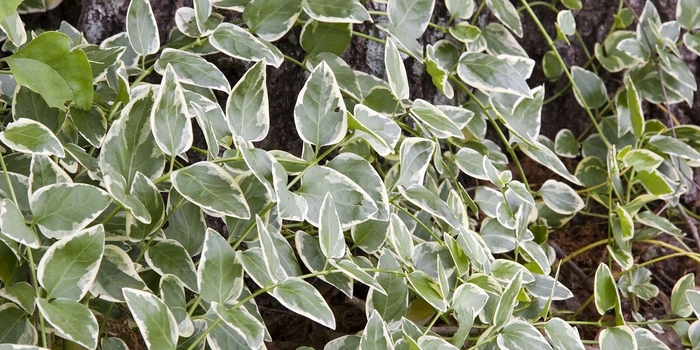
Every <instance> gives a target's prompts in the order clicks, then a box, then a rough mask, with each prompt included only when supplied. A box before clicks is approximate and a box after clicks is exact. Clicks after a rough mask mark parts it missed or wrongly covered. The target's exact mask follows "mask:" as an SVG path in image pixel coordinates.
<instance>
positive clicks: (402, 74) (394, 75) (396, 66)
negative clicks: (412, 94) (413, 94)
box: [384, 40, 409, 100]
mask: <svg viewBox="0 0 700 350" xmlns="http://www.w3.org/2000/svg"><path fill="white" fill-rule="evenodd" d="M384 65H385V66H386V76H387V80H388V81H389V86H391V91H393V92H394V94H395V95H396V96H397V97H398V98H399V99H402V100H403V99H407V98H408V95H409V90H408V77H407V76H406V67H405V66H404V65H403V59H401V54H400V53H399V50H398V49H397V48H396V45H395V44H394V42H393V41H392V40H387V41H386V45H385V46H384Z"/></svg>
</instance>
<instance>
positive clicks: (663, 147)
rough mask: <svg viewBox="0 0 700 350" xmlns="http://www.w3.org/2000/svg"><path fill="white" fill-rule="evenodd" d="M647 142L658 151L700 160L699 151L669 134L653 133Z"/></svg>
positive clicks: (696, 160)
mask: <svg viewBox="0 0 700 350" xmlns="http://www.w3.org/2000/svg"><path fill="white" fill-rule="evenodd" d="M649 144H650V145H651V146H652V147H654V148H656V149H657V150H659V151H660V152H663V153H666V154H670V155H674V156H678V157H680V158H683V159H688V160H692V161H694V162H700V152H698V151H696V150H695V149H694V148H692V147H690V146H689V145H688V144H686V143H685V142H683V141H681V140H678V139H675V138H673V137H671V136H664V135H654V136H652V137H651V138H650V139H649Z"/></svg>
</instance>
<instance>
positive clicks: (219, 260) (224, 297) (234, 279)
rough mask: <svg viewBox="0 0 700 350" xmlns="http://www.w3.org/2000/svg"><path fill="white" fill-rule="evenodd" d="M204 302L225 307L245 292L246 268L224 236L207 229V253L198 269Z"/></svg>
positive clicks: (203, 252)
mask: <svg viewBox="0 0 700 350" xmlns="http://www.w3.org/2000/svg"><path fill="white" fill-rule="evenodd" d="M197 286H198V288H199V291H200V293H201V296H202V299H204V300H205V301H208V302H217V303H219V304H223V305H225V304H226V303H227V302H228V301H229V300H232V299H236V298H238V296H239V295H240V294H241V291H242V290H243V267H242V266H241V264H240V263H239V262H238V260H237V259H236V252H235V251H234V250H233V249H232V248H231V246H229V245H228V243H227V242H226V240H225V239H224V238H223V237H221V235H220V234H219V233H218V232H216V231H214V230H212V229H210V228H207V233H206V238H205V240H204V250H203V251H202V257H201V259H200V260H199V267H198V269H197Z"/></svg>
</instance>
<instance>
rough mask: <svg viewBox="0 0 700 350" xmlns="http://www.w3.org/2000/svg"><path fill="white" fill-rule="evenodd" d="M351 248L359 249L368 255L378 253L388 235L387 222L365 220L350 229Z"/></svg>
mask: <svg viewBox="0 0 700 350" xmlns="http://www.w3.org/2000/svg"><path fill="white" fill-rule="evenodd" d="M351 234H352V240H353V241H354V242H355V245H354V246H352V247H351V249H352V248H360V249H362V250H363V251H364V252H366V253H368V254H373V253H376V252H377V251H379V249H381V247H382V246H383V245H384V242H386V239H387V238H388V235H389V221H379V220H367V221H365V222H363V223H360V224H358V225H355V226H353V227H352V231H351Z"/></svg>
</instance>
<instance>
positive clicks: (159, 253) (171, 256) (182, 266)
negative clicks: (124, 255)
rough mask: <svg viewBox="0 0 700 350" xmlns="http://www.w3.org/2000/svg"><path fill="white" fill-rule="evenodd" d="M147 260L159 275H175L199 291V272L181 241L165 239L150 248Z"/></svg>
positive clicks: (192, 289) (191, 288)
mask: <svg viewBox="0 0 700 350" xmlns="http://www.w3.org/2000/svg"><path fill="white" fill-rule="evenodd" d="M145 257H146V261H148V265H150V266H151V268H153V270H154V271H156V272H157V273H158V274H159V275H161V276H165V275H174V276H175V277H177V278H178V279H180V281H182V283H183V284H184V285H185V287H187V289H189V290H191V291H193V292H195V293H197V292H199V289H198V288H197V273H196V272H195V269H194V263H193V262H192V259H190V256H189V254H187V251H186V250H185V248H183V247H182V246H181V245H180V243H178V242H177V241H173V240H164V241H161V242H158V243H157V244H156V245H154V246H152V247H150V248H148V250H147V251H146V255H145Z"/></svg>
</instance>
